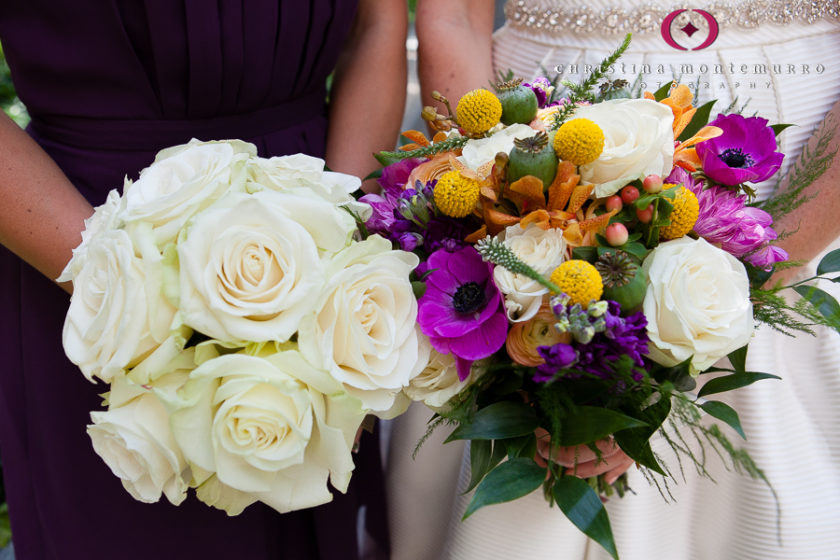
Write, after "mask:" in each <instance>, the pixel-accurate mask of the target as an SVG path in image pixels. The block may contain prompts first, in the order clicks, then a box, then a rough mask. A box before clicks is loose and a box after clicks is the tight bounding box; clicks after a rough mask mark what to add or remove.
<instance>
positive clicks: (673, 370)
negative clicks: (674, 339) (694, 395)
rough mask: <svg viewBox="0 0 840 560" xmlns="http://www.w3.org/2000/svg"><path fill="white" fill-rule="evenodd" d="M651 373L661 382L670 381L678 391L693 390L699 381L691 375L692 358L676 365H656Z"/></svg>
mask: <svg viewBox="0 0 840 560" xmlns="http://www.w3.org/2000/svg"><path fill="white" fill-rule="evenodd" d="M692 357H693V356H692ZM651 375H652V376H653V378H654V379H656V380H657V381H658V382H659V383H664V382H665V381H670V382H671V383H673V384H674V388H675V389H677V390H678V391H693V390H694V388H695V387H696V386H697V381H696V380H695V379H694V377H692V376H691V358H688V359H687V360H685V361H683V362H681V363H679V364H677V365H675V366H671V367H661V366H659V367H656V368H655V369H653V370H652V371H651Z"/></svg>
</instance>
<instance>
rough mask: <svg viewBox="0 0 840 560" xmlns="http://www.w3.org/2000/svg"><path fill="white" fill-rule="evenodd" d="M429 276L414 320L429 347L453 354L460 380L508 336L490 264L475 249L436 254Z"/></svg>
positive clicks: (430, 266) (500, 300) (467, 248)
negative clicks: (429, 343) (425, 337)
mask: <svg viewBox="0 0 840 560" xmlns="http://www.w3.org/2000/svg"><path fill="white" fill-rule="evenodd" d="M426 264H427V265H428V270H432V271H433V272H432V273H431V274H429V276H428V277H427V278H426V292H425V293H424V294H423V296H422V297H421V298H420V299H419V300H418V302H417V303H418V306H419V309H418V314H417V322H418V323H419V324H420V330H421V331H423V334H425V335H426V336H428V337H429V340H430V341H431V343H432V346H433V347H434V348H435V350H437V351H438V352H441V353H443V354H453V355H454V356H455V358H456V362H457V366H458V378H459V379H461V380H462V381H463V380H464V379H466V378H467V377H468V376H469V374H470V366H471V365H472V362H473V361H475V360H479V359H481V358H486V357H487V356H490V355H491V354H493V353H495V352H496V351H498V350H499V349H500V348H501V347H502V346H504V344H505V339H506V338H507V326H508V323H507V317H506V315H505V311H504V307H503V306H502V296H501V294H500V293H499V290H498V288H497V287H496V285H495V284H494V283H493V265H491V264H490V263H485V262H484V261H482V260H481V256H480V255H479V254H478V251H476V250H475V249H474V248H473V247H471V246H468V247H463V248H461V249H459V250H457V251H455V252H453V253H450V252H448V251H446V250H443V249H441V250H438V251H435V252H434V253H432V254H431V255H430V256H429V259H428V261H427V263H426Z"/></svg>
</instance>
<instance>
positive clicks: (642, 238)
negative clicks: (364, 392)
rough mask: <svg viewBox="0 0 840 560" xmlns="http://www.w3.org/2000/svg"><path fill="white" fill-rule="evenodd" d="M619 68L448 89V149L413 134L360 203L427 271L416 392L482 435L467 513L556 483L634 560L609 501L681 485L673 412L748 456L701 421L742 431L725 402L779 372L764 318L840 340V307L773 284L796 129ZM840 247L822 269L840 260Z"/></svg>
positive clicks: (390, 155) (578, 511)
mask: <svg viewBox="0 0 840 560" xmlns="http://www.w3.org/2000/svg"><path fill="white" fill-rule="evenodd" d="M628 41H629V39H628ZM626 45H627V41H626V42H625V45H623V47H622V48H621V49H619V51H617V52H616V53H615V54H614V55H613V56H612V57H611V58H610V59H608V60H607V61H605V63H604V65H603V66H602V68H607V67H608V66H609V65H610V64H612V63H613V62H614V61H615V59H616V58H617V57H618V56H619V55H620V54H621V52H622V51H623V50H624V49H625V48H626ZM602 76H603V73H602V72H600V71H599V72H596V73H595V74H593V76H590V78H588V79H587V81H585V82H584V83H582V84H580V85H571V84H570V85H569V87H570V90H569V93H568V95H567V96H566V97H564V98H557V97H558V96H557V95H556V94H555V90H554V87H553V86H552V84H551V83H550V82H549V81H548V80H547V79H545V78H540V79H537V80H535V81H533V82H531V83H521V81H512V82H506V83H503V84H500V85H499V86H498V87H497V90H496V91H495V92H492V91H489V90H486V89H477V90H473V91H471V92H469V93H467V94H466V95H464V96H463V97H462V98H461V99H460V100H459V101H458V103H457V106H456V108H455V110H454V111H453V110H452V109H451V107H450V105H449V102H448V100H446V99H444V98H443V97H441V96H440V95H437V94H435V96H436V99H437V100H438V101H439V102H441V103H442V104H443V105H445V106H446V109H447V114H440V113H439V112H438V110H437V109H434V108H432V107H427V108H425V109H424V111H423V117H424V119H425V120H426V121H427V122H428V123H429V125H430V126H431V127H432V128H433V129H434V130H435V131H436V133H435V134H434V137H433V138H432V139H431V140H430V139H427V137H426V136H425V135H424V134H422V133H420V132H418V131H408V132H406V133H404V136H405V137H406V138H408V139H409V140H410V141H411V144H409V145H406V146H404V147H403V148H402V151H400V152H386V153H381V154H379V158H380V161H382V162H383V163H384V164H385V167H384V169H383V170H382V174H381V177H380V184H381V185H382V187H383V192H382V194H381V195H367V196H365V197H363V198H362V199H361V200H362V201H364V202H367V203H368V204H370V206H371V207H372V208H373V213H372V215H371V216H370V218H369V219H368V220H366V222H365V229H366V230H367V231H368V232H369V233H373V234H379V235H382V236H385V237H388V238H389V239H390V240H391V241H392V243H393V244H394V246H395V247H398V248H401V249H403V250H405V251H411V252H413V253H415V254H416V255H418V257H419V260H420V265H419V266H418V267H417V269H416V271H415V282H416V283H417V284H418V289H419V292H418V293H421V294H422V295H420V296H419V297H418V307H419V309H418V323H419V326H420V330H421V331H422V333H423V335H424V336H425V337H428V340H429V343H430V344H431V348H432V350H431V358H430V360H429V364H428V366H427V367H426V368H425V369H424V370H423V372H421V373H420V374H419V375H418V376H416V377H414V378H412V379H411V380H410V381H409V385H408V387H407V388H406V389H405V390H404V392H405V394H406V395H407V396H408V397H409V398H411V399H413V400H421V401H423V402H425V403H426V404H427V405H429V406H430V407H432V408H433V409H434V410H435V411H436V416H435V419H434V420H433V422H432V424H433V427H434V426H436V425H439V424H441V423H449V424H453V425H454V426H455V429H454V431H453V432H452V434H451V436H450V438H449V439H450V440H455V439H461V440H469V441H470V461H471V471H472V475H471V483H470V490H473V489H474V490H475V491H474V495H473V498H472V501H471V503H470V504H469V506H468V508H467V510H466V513H465V517H467V516H469V515H470V514H472V513H473V512H474V511H476V510H477V509H479V508H481V507H483V506H486V505H490V504H494V503H499V502H504V501H508V500H513V499H516V498H519V497H521V496H524V495H526V494H528V493H530V492H532V491H534V490H536V489H537V488H540V487H542V489H543V492H544V494H545V496H546V498H547V499H548V501H549V502H551V503H556V504H557V505H558V506H559V507H560V509H561V510H562V511H563V512H564V513H565V514H566V515H567V516H568V517H569V519H570V520H571V521H572V522H574V523H575V524H576V525H577V526H578V527H579V528H580V529H581V530H583V531H584V532H585V533H586V534H587V535H589V536H590V537H592V538H593V539H595V540H596V541H597V542H599V543H600V544H601V545H602V546H603V547H604V548H605V549H606V550H608V551H609V552H610V553H611V554H612V555H613V556H614V557H617V552H616V549H615V544H614V540H613V537H612V533H611V530H610V527H609V522H608V520H607V515H606V510H605V509H604V507H603V505H602V498H604V497H606V496H609V495H611V494H613V493H615V492H617V493H618V494H619V495H621V494H622V493H623V492H624V491H625V490H626V489H627V487H626V477H625V476H624V475H623V474H622V473H623V472H624V470H626V469H627V468H628V467H629V466H630V465H632V464H633V463H635V464H637V465H638V466H639V467H640V468H643V469H645V470H646V471H647V472H648V473H651V474H654V473H658V474H660V475H663V476H665V475H667V474H668V473H669V470H668V466H667V465H665V464H662V462H661V459H660V458H658V457H657V456H656V455H655V454H654V452H653V450H652V448H651V438H652V437H653V436H654V435H655V434H657V432H658V431H659V430H660V427H661V426H662V425H663V423H664V422H665V421H666V419H669V421H671V420H673V419H675V418H676V419H677V420H678V421H680V422H682V423H684V424H686V425H689V426H690V428H691V429H694V430H698V431H700V432H701V434H700V436H701V437H702V440H704V441H707V442H708V443H709V444H710V445H714V444H715V443H716V442H719V443H721V445H722V447H723V448H724V449H732V448H731V447H730V446H729V445H728V441H725V436H724V435H723V433H722V432H720V431H719V430H717V429H716V428H715V427H714V426H712V427H709V426H708V425H707V424H705V423H701V422H700V416H701V413H705V414H708V415H711V416H712V417H714V418H717V419H719V420H721V421H723V422H725V423H726V424H728V425H729V426H731V427H732V428H734V429H735V430H737V431H738V432H741V427H740V424H739V421H738V416H737V413H736V411H735V410H733V409H732V408H731V407H729V406H728V405H726V404H724V403H723V402H720V401H716V400H714V399H713V398H710V397H713V396H714V395H716V394H719V393H721V392H724V391H728V390H732V389H736V388H739V387H744V386H746V385H749V384H751V383H752V382H754V381H757V380H759V379H764V378H770V377H775V376H773V375H770V374H766V373H759V372H751V371H747V370H746V368H745V356H746V348H747V345H748V344H749V342H750V339H751V337H752V335H753V331H754V328H755V324H756V322H757V321H759V320H761V321H765V322H769V323H771V324H772V325H773V326H777V327H779V328H781V329H789V328H807V323H808V322H810V323H822V324H827V325H830V326H833V327H834V328H838V327H840V325H838V319H837V317H838V316H840V314H838V313H837V312H836V310H837V309H840V308H838V307H837V304H836V302H834V301H833V299H831V298H830V296H827V294H825V293H824V292H820V291H819V290H818V289H817V288H812V287H810V286H805V285H801V286H798V287H797V290H798V291H800V293H801V294H802V295H803V296H805V300H804V303H802V304H798V305H797V306H796V307H795V309H794V307H792V306H789V305H788V304H787V303H786V302H785V300H784V298H782V297H780V296H778V295H776V291H777V289H776V288H772V289H767V288H762V286H763V285H764V284H765V283H766V281H767V279H768V278H769V275H770V274H771V273H772V271H773V270H774V267H776V266H783V265H780V264H779V263H782V262H783V261H785V260H786V259H787V255H786V254H785V253H784V251H783V250H781V249H780V248H778V247H776V246H774V244H773V242H774V240H776V238H777V232H776V231H774V229H773V227H772V224H773V219H772V216H771V215H770V214H769V213H768V212H767V211H765V210H763V209H762V208H760V207H759V206H757V205H754V204H752V200H751V196H752V193H753V190H752V187H751V186H750V183H754V182H760V181H764V180H766V179H768V178H769V177H771V176H773V175H774V174H775V173H776V172H777V171H778V169H779V167H780V165H781V163H782V159H783V157H784V156H783V154H781V153H779V152H778V151H777V144H776V140H775V138H776V134H777V133H778V132H779V131H780V130H781V129H782V128H783V126H777V127H771V126H768V124H767V121H766V120H765V119H763V118H760V117H744V116H741V115H739V114H721V115H719V116H717V117H716V118H715V119H713V120H712V121H711V122H709V116H710V111H711V108H712V105H711V104H707V105H704V106H701V107H694V106H693V105H692V102H693V96H692V94H691V92H690V91H689V89H688V88H687V87H686V86H683V85H679V86H678V85H673V86H669V87H665V88H663V89H661V90H660V91H657V92H655V93H645V94H644V96H643V97H642V98H633V97H631V96H630V95H627V94H623V95H622V94H620V93H619V92H618V91H617V89H620V88H619V87H617V86H616V84H614V83H611V82H607V83H606V84H605V85H604V86H603V87H601V88H600V95H596V94H594V93H593V92H592V90H593V88H594V87H595V85H597V82H598V80H600V79H601V77H602ZM838 256H840V255H833V256H829V257H827V260H826V261H824V264H823V265H822V266H821V270H820V272H821V273H828V272H836V271H838V270H840V266H838ZM793 311H798V312H800V313H803V314H804V315H805V321H799V322H797V320H796V319H795V318H794V317H795V316H797V315H796V313H793ZM726 357H729V360H730V363H731V367H715V364H716V363H718V362H719V361H720V360H721V359H722V358H726ZM711 373H715V374H716V375H715V376H710V375H709V374H711ZM721 373H722V375H721ZM698 441H700V439H698ZM724 441H725V443H726V445H723V442H724ZM677 447H679V446H677ZM689 455H690V457H689V458H690V459H691V460H693V461H695V462H699V461H702V458H700V457H697V456H693V455H691V454H690V452H689ZM603 459H609V461H608V462H609V464H610V465H611V466H612V467H613V468H611V469H610V470H607V471H606V472H603V471H599V470H598V464H599V462H601V461H602V460H603ZM733 460H736V461H741V462H742V463H743V465H742V466H744V467H745V468H746V469H747V470H748V471H750V472H752V473H755V474H756V475H757V476H762V475H761V472H760V470H759V469H758V468H757V467H756V466H755V465H754V464H752V463H751V461H749V459H748V458H744V457H743V456H740V455H739V456H738V457H737V458H736V457H733ZM698 464H699V463H698Z"/></svg>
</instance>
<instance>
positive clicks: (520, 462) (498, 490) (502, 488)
mask: <svg viewBox="0 0 840 560" xmlns="http://www.w3.org/2000/svg"><path fill="white" fill-rule="evenodd" d="M544 480H545V469H544V468H543V467H541V466H539V465H537V464H536V463H535V462H534V460H533V459H511V460H509V461H507V462H504V463H502V464H501V465H499V466H498V467H496V468H495V469H493V470H492V471H490V472H489V473H488V474H487V476H485V477H484V480H482V481H481V484H479V485H478V488H476V489H475V494H473V497H472V500H470V503H469V505H468V506H467V511H465V512H464V517H463V518H462V519H466V518H467V517H469V516H470V515H472V514H473V513H475V512H476V511H477V510H479V509H481V508H483V507H484V506H489V505H493V504H501V503H503V502H509V501H511V500H515V499H517V498H521V497H522V496H527V495H528V494H530V493H531V492H533V491H534V490H536V489H537V488H539V487H540V485H541V484H542V483H543V481H544Z"/></svg>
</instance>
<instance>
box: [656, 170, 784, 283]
mask: <svg viewBox="0 0 840 560" xmlns="http://www.w3.org/2000/svg"><path fill="white" fill-rule="evenodd" d="M665 182H666V183H675V184H679V183H682V184H683V185H684V186H685V188H687V189H689V190H690V191H691V192H693V193H694V194H695V195H696V196H697V201H698V202H699V203H700V215H699V216H698V217H697V223H695V224H694V233H696V234H697V235H699V236H700V237H702V238H704V239H705V240H706V241H708V242H709V243H713V244H715V245H717V246H719V247H720V248H721V249H723V250H724V251H726V252H727V253H730V254H732V255H734V256H736V257H739V258H743V260H745V261H747V262H749V263H750V264H753V265H754V266H756V267H758V268H763V269H765V270H769V268H771V267H772V266H773V264H774V263H777V262H780V261H783V260H787V253H785V252H784V250H782V249H779V248H778V247H770V245H769V243H770V242H771V241H773V240H775V239H776V237H777V235H776V231H775V230H774V229H773V228H772V227H770V226H772V225H773V218H772V216H770V214H768V213H767V212H765V211H764V210H761V209H759V208H754V207H752V206H747V205H746V197H745V196H744V195H741V194H738V193H736V192H735V191H733V190H732V189H729V188H726V187H721V186H718V185H713V186H711V187H705V184H704V183H703V182H702V181H697V180H695V179H694V177H692V176H691V175H690V174H689V173H688V172H686V171H685V170H684V169H682V168H680V167H675V168H674V169H673V170H672V171H671V174H670V175H669V176H668V178H667V179H665ZM768 263H769V264H768Z"/></svg>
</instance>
